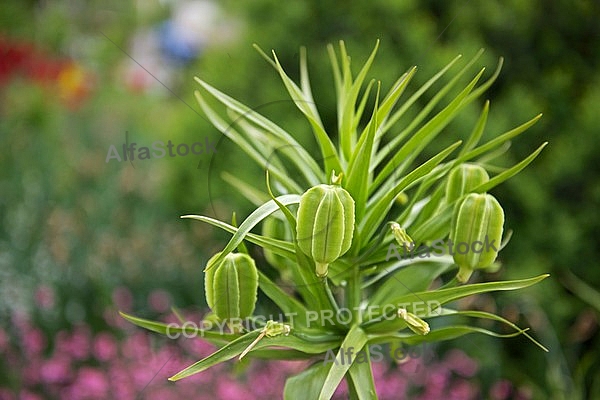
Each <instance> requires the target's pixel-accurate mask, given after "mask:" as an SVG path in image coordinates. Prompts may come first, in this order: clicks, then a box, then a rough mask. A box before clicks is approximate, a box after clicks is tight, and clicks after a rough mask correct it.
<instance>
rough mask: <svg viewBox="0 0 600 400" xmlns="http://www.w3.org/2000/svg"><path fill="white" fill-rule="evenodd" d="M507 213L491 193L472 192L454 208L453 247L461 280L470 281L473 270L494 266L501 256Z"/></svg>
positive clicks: (451, 234)
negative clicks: (505, 214) (499, 252)
mask: <svg viewBox="0 0 600 400" xmlns="http://www.w3.org/2000/svg"><path fill="white" fill-rule="evenodd" d="M503 225H504V210H503V209H502V206H501V205H500V203H498V200H496V199H495V198H494V196H492V195H491V194H487V193H483V194H477V193H472V194H470V195H468V196H467V197H465V199H464V200H463V201H462V202H461V203H460V204H457V206H456V207H455V209H454V218H453V221H452V229H451V232H450V239H451V242H450V246H451V252H452V255H453V257H454V262H455V263H456V264H457V265H458V267H459V271H458V275H457V279H458V280H459V281H460V282H466V281H467V280H468V279H469V277H470V276H471V274H472V273H473V270H475V269H478V268H486V267H488V266H490V265H491V264H492V263H493V262H494V261H495V260H496V257H497V256H498V251H499V249H500V242H501V240H502V230H503Z"/></svg>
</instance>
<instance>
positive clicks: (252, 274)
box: [204, 253, 258, 320]
mask: <svg viewBox="0 0 600 400" xmlns="http://www.w3.org/2000/svg"><path fill="white" fill-rule="evenodd" d="M220 254H221V253H217V254H215V255H214V256H213V257H212V258H211V259H210V260H209V261H208V266H210V268H207V270H206V272H205V277H204V293H205V295H206V303H207V304H208V306H209V307H210V308H211V310H212V311H213V312H214V314H215V315H216V316H217V317H218V318H220V319H221V320H231V319H234V318H235V319H243V318H246V317H248V316H250V315H251V314H252V312H253V311H254V306H255V305H256V299H257V297H256V296H257V292H258V271H257V269H256V264H255V263H254V260H253V259H252V258H251V257H250V256H249V255H247V254H243V253H230V254H228V255H227V256H225V258H224V259H223V261H221V263H220V264H218V265H212V263H213V262H214V261H215V260H216V259H217V258H218V257H219V255H220Z"/></svg>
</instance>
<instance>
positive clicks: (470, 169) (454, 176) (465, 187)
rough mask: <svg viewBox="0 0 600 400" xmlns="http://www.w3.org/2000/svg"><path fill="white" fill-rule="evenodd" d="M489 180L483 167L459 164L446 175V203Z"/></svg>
mask: <svg viewBox="0 0 600 400" xmlns="http://www.w3.org/2000/svg"><path fill="white" fill-rule="evenodd" d="M489 180H490V177H489V176H488V173H487V172H486V170H485V169H484V168H483V167H481V166H479V165H476V164H461V165H459V166H458V167H456V168H454V169H453V170H452V171H450V174H449V175H448V181H447V183H446V203H447V204H450V203H452V202H453V201H455V200H457V199H459V198H461V197H462V196H464V195H465V194H467V193H470V192H471V191H472V190H473V189H475V188H476V187H477V186H479V185H481V184H483V183H485V182H487V181H489Z"/></svg>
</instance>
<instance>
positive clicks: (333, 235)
mask: <svg viewBox="0 0 600 400" xmlns="http://www.w3.org/2000/svg"><path fill="white" fill-rule="evenodd" d="M296 222H297V223H296V239H297V240H298V246H299V247H300V250H302V252H304V254H306V255H307V256H309V257H311V258H312V259H313V260H314V261H315V263H316V273H317V275H318V276H320V277H324V276H326V275H327V269H328V265H329V264H331V263H332V262H334V261H335V260H336V259H337V258H338V257H340V256H341V255H343V254H344V253H346V252H347V251H348V249H349V248H350V246H351V245H352V236H353V234H354V199H353V198H352V196H350V193H348V192H347V191H346V190H344V189H343V188H342V187H341V186H339V185H317V186H314V187H312V188H310V189H308V190H307V191H306V192H305V193H304V194H303V195H302V197H301V198H300V206H299V208H298V216H297V220H296Z"/></svg>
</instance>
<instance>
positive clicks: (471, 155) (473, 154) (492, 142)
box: [456, 114, 542, 163]
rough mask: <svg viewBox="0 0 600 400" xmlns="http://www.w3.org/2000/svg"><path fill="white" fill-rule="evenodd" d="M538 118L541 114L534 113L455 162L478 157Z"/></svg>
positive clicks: (523, 130) (525, 128) (517, 133)
mask: <svg viewBox="0 0 600 400" xmlns="http://www.w3.org/2000/svg"><path fill="white" fill-rule="evenodd" d="M540 118H542V114H538V115H536V116H535V117H533V118H532V119H530V120H529V121H527V122H525V123H524V124H522V125H519V126H518V127H516V128H514V129H511V130H510V131H508V132H506V133H503V134H502V135H500V136H497V137H495V138H494V139H492V140H490V141H489V142H487V143H485V144H483V145H481V146H479V147H476V148H475V149H473V150H471V151H469V152H467V153H465V154H463V155H460V156H459V157H458V158H457V159H456V162H457V163H461V162H465V161H468V160H471V159H473V158H475V157H478V156H480V155H481V154H483V153H485V152H488V151H490V150H492V149H495V148H496V147H498V146H500V145H501V144H502V143H504V142H506V141H508V140H510V139H512V138H514V137H516V136H518V135H520V134H521V133H523V132H525V131H526V130H527V129H529V128H530V127H531V126H533V125H534V124H535V123H536V122H538V121H539V119H540Z"/></svg>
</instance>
